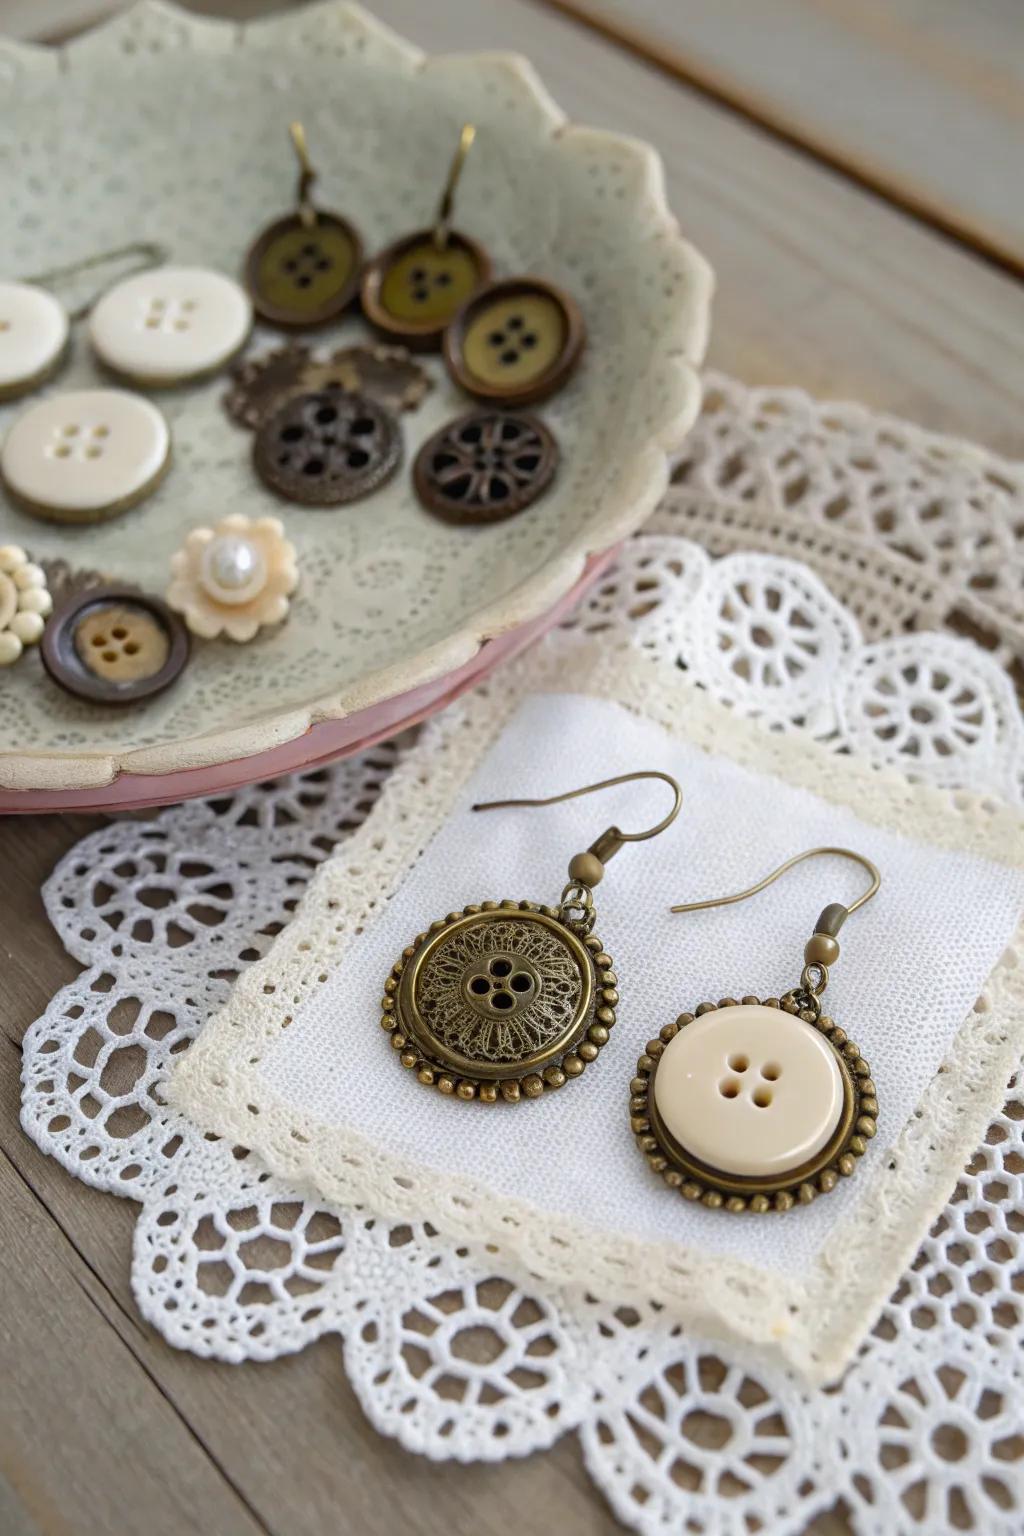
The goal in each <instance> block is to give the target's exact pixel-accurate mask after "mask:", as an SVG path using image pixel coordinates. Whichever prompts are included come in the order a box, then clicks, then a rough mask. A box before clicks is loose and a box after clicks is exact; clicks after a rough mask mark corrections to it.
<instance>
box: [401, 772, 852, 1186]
mask: <svg viewBox="0 0 1024 1536" xmlns="http://www.w3.org/2000/svg"><path fill="white" fill-rule="evenodd" d="M640 779H659V780H661V781H662V782H663V783H665V784H666V785H668V787H669V788H670V789H671V791H672V795H673V803H672V807H671V809H670V810H669V812H668V814H667V815H666V816H665V817H663V818H662V820H661V821H659V822H658V823H657V825H656V826H653V827H650V828H648V829H647V830H645V831H640V832H623V831H622V830H621V829H620V828H618V827H616V826H611V827H608V828H607V829H606V830H605V831H604V832H602V833H601V835H600V836H599V837H598V838H596V839H595V841H594V842H593V843H592V844H591V845H590V847H589V848H588V849H587V850H586V851H585V852H582V853H577V854H575V855H574V856H573V857H572V859H570V861H569V867H568V876H569V879H568V883H567V885H566V886H565V889H564V890H563V891H562V895H561V898H560V900H559V902H558V904H557V906H554V905H552V906H545V905H542V904H539V903H537V902H534V901H485V902H482V903H480V904H479V905H472V906H468V907H465V908H463V910H462V911H461V912H450V913H449V914H448V915H447V917H444V918H440V919H438V920H437V921H436V922H433V923H431V924H430V926H429V928H427V929H426V930H425V931H424V932H423V933H421V934H419V935H417V937H416V938H415V939H414V941H413V942H412V944H410V945H409V946H408V947H407V948H406V949H405V950H404V951H403V953H402V956H401V958H400V959H399V960H398V961H397V962H396V964H395V965H394V966H393V967H392V970H391V974H390V975H389V977H388V980H387V982H386V983H385V988H384V997H383V1000H382V1018H381V1023H382V1025H383V1027H384V1029H385V1030H387V1031H388V1033H389V1035H390V1039H391V1045H392V1046H393V1048H394V1049H395V1051H396V1053H397V1054H398V1058H399V1060H400V1062H401V1064H402V1066H403V1067H406V1068H407V1069H408V1070H410V1071H413V1072H415V1073H416V1076H417V1078H418V1080H419V1081H420V1082H421V1083H424V1084H425V1085H428V1086H434V1087H436V1088H438V1089H439V1090H440V1091H441V1092H442V1093H444V1094H449V1095H454V1096H456V1097H458V1098H461V1099H465V1100H472V1099H479V1100H481V1101H482V1102H484V1103H494V1102H496V1101H497V1099H498V1098H499V1097H500V1098H502V1099H503V1100H504V1101H505V1102H507V1103H517V1102H518V1101H519V1100H520V1099H521V1098H523V1097H525V1098H540V1097H541V1096H542V1095H543V1094H544V1093H545V1092H547V1091H550V1090H554V1089H558V1088H561V1087H563V1086H564V1085H565V1084H566V1083H567V1082H568V1081H569V1080H570V1079H572V1078H575V1077H579V1076H581V1075H582V1073H583V1072H584V1071H585V1070H586V1068H587V1067H588V1066H589V1065H590V1064H591V1063H592V1062H594V1061H596V1059H597V1057H598V1055H599V1054H600V1051H601V1050H602V1048H603V1047H604V1046H605V1045H606V1044H607V1043H608V1039H609V1035H610V1031H611V1029H612V1028H613V1026H614V1025H615V1022H616V1016H617V1008H618V1004H619V992H618V981H617V977H616V975H615V971H614V968H613V962H612V958H611V956H610V954H609V953H608V952H607V950H606V949H605V947H604V945H603V944H602V943H601V941H600V939H598V938H597V936H596V935H595V933H594V923H595V920H596V912H595V907H594V894H593V893H594V887H595V886H596V885H597V884H598V883H599V882H600V881H601V879H602V878H603V876H604V871H605V865H606V864H607V863H608V861H609V860H610V859H611V858H613V857H614V856H615V854H616V853H618V852H619V851H620V849H621V848H622V847H624V845H625V844H626V843H636V842H644V841H646V840H647V839H648V838H652V837H657V836H658V835H659V833H661V832H664V831H665V830H666V828H668V827H669V826H671V825H672V823H673V822H674V821H675V819H676V816H677V815H678V813H679V808H680V805H681V803H682V792H681V790H680V788H679V785H678V783H677V782H676V780H675V779H674V778H672V776H671V775H670V774H667V773H661V772H657V771H654V770H645V771H641V772H636V773H627V774H622V775H620V776H619V777H617V778H612V779H604V780H601V781H600V782H599V783H596V784H588V785H586V786H584V787H583V788H582V789H577V790H571V791H569V792H568V793H566V794H562V795H552V796H550V797H548V798H546V799H535V800H499V801H488V802H484V803H482V804H479V805H475V806H473V810H474V811H483V810H497V809H503V808H509V807H515V806H541V805H557V804H559V803H561V802H563V801H566V800H572V799H576V798H578V797H579V796H581V795H588V794H592V793H594V792H595V791H597V790H602V789H607V788H610V787H612V786H613V785H616V784H625V783H631V782H634V781H636V780H640ZM822 855H836V856H839V857H842V858H847V859H852V860H853V861H854V862H855V863H857V864H859V865H861V866H862V867H863V868H864V869H865V870H866V871H867V872H868V874H869V875H870V877H871V883H870V886H869V887H868V889H867V890H866V891H865V892H864V893H863V894H862V895H861V896H859V897H858V898H857V900H856V901H854V902H853V903H852V904H851V905H850V906H849V907H844V906H842V905H840V904H839V903H832V904H830V905H829V906H827V907H826V908H825V909H824V911H823V912H822V913H821V916H820V917H819V919H818V921H817V923H816V924H815V927H814V932H813V933H812V935H811V937H810V939H809V940H808V941H807V944H806V946H805V949H804V966H803V970H802V972H801V976H800V980H799V982H798V984H797V985H796V986H795V987H793V988H792V990H791V991H789V992H787V993H786V994H785V995H784V996H782V997H780V998H775V997H769V998H764V999H762V998H760V997H757V996H754V995H746V996H743V997H742V998H741V999H739V1000H737V999H736V998H733V997H726V998H723V999H722V1000H721V1001H720V1002H718V1003H701V1004H700V1005H699V1006H697V1007H695V1008H694V1010H693V1011H692V1012H687V1013H682V1014H680V1015H679V1016H678V1018H677V1019H675V1020H674V1021H673V1022H672V1023H670V1024H667V1025H666V1026H665V1027H664V1028H663V1029H662V1030H661V1032H660V1035H659V1037H658V1038H657V1039H655V1040H650V1041H648V1043H647V1046H646V1048H645V1050H644V1052H643V1054H642V1055H641V1056H640V1059H639V1061H638V1063H637V1072H636V1076H635V1077H634V1078H633V1079H632V1081H631V1083H630V1086H629V1094H630V1098H629V1112H630V1125H631V1128H632V1131H633V1133H634V1135H635V1137H636V1140H637V1144H638V1146H639V1149H640V1151H641V1152H642V1153H643V1154H644V1156H645V1157H646V1159H647V1161H648V1163H649V1165H650V1167H651V1169H652V1170H653V1171H654V1172H655V1173H658V1174H660V1175H661V1176H662V1177H663V1178H664V1179H665V1181H666V1183H668V1184H669V1185H670V1186H671V1187H672V1188H674V1189H676V1190H678V1191H679V1192H680V1193H681V1194H682V1195H683V1196H684V1198H686V1199H688V1200H694V1201H700V1202H701V1203H702V1204H704V1205H705V1206H706V1207H708V1208H709V1209H712V1210H717V1209H725V1210H728V1211H732V1212H740V1211H747V1210H749V1211H752V1212H755V1213H760V1212H764V1211H768V1210H776V1211H786V1210H789V1209H791V1208H792V1207H793V1206H794V1205H795V1204H798V1203H800V1204H808V1203H809V1202H810V1201H811V1200H813V1199H814V1198H815V1197H816V1196H817V1195H819V1194H825V1193H828V1191H829V1190H831V1189H832V1188H834V1187H835V1185H836V1183H837V1182H838V1180H839V1178H840V1177H844V1176H847V1175H849V1174H851V1173H852V1172H853V1171H854V1169H855V1167H856V1165H857V1159H858V1158H859V1157H861V1156H862V1155H863V1153H864V1152H865V1150H866V1148H867V1143H868V1141H869V1139H870V1138H871V1137H872V1136H873V1135H874V1134H875V1125H876V1117H877V1114H878V1103H877V1099H876V1096H875V1085H874V1083H873V1082H872V1080H871V1076H870V1071H869V1068H868V1065H867V1062H866V1061H865V1060H864V1059H863V1057H862V1056H861V1054H860V1051H859V1050H858V1048H857V1046H856V1045H855V1044H854V1043H853V1042H852V1041H851V1040H850V1039H849V1038H848V1037H847V1035H846V1034H845V1032H844V1031H843V1030H842V1029H840V1028H839V1027H838V1026H837V1025H836V1023H835V1022H834V1020H833V1019H832V1018H831V1017H829V1016H827V1015H826V1014H824V1013H823V1012H822V1007H821V997H822V994H823V992H824V991H825V988H826V986H827V984H828V980H829V970H830V967H831V966H832V965H834V964H835V962H836V960H838V958H839V942H838V939H837V934H838V932H839V930H840V928H841V927H842V925H843V923H844V922H845V920H846V918H847V917H848V916H849V915H850V913H851V912H855V911H856V910H857V909H858V908H859V907H862V906H863V905H864V903H865V902H867V901H869V900H870V898H871V897H872V896H873V895H874V894H875V892H876V891H877V890H878V888H879V885H880V883H881V880H880V876H879V873H878V870H877V869H876V868H875V866H874V865H873V864H872V863H871V861H870V860H869V859H866V858H864V857H863V856H862V855H861V854H858V853H854V852H852V851H851V850H850V849H846V848H813V849H809V850H808V851H807V852H805V853H800V854H797V855H796V857H794V858H792V859H790V860H788V861H787V863H785V864H783V865H782V866H781V867H780V868H779V869H776V870H774V871H772V873H771V874H769V875H767V876H766V877H765V878H764V879H763V880H761V881H760V882H759V883H758V884H757V885H754V886H752V887H751V888H750V889H749V890H746V891H741V892H739V893H738V894H737V895H734V896H725V897H717V898H713V899H712V900H709V901H699V902H689V903H686V904H684V905H682V906H678V907H673V908H672V910H673V911H675V912H693V911H697V910H700V909H703V908H705V907H714V906H724V905H729V904H731V903H734V902H738V901H743V900H745V899H746V898H747V897H749V896H753V895H756V894H757V892H759V891H762V890H764V889H765V888H766V887H767V886H769V885H771V884H772V883H773V882H774V881H775V880H777V879H779V878H780V876H781V875H783V874H785V873H786V871H787V870H789V869H791V868H793V866H794V865H796V864H799V863H801V862H802V861H804V860H805V859H810V858H816V857H818V856H822Z"/></svg>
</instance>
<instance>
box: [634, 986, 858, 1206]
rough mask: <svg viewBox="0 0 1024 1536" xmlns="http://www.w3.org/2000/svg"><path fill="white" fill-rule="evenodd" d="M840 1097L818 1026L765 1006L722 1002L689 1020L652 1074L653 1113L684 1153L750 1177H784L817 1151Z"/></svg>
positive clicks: (835, 1067)
mask: <svg viewBox="0 0 1024 1536" xmlns="http://www.w3.org/2000/svg"><path fill="white" fill-rule="evenodd" d="M844 1097H845V1093H844V1082H843V1075H842V1072H841V1070H840V1067H839V1063H838V1060H837V1058H836V1054H835V1051H834V1050H833V1049H832V1047H831V1046H830V1045H829V1043H828V1041H827V1040H826V1039H825V1038H824V1036H823V1035H822V1034H821V1032H820V1031H819V1030H817V1029H815V1028H814V1026H813V1025H811V1024H806V1023H805V1022H804V1021H803V1020H802V1019H799V1018H797V1017H795V1016H794V1015H793V1014H790V1013H787V1012H785V1011H784V1010H783V1009H779V1008H768V1007H765V1006H764V1005H762V1004H757V1005H753V1004H747V1005H743V1004H740V1005H737V1006H736V1007H731V1008H719V1009H716V1010H714V1012H712V1013H707V1014H704V1015H703V1016H702V1017H700V1018H698V1019H694V1020H693V1022H692V1023H690V1024H687V1025H685V1026H684V1027H683V1028H682V1029H680V1031H679V1033H678V1034H677V1035H676V1036H675V1037H674V1038H673V1039H672V1040H670V1041H669V1043H668V1045H667V1046H666V1047H665V1050H664V1053H663V1054H662V1056H661V1058H660V1060H659V1062H658V1069H657V1072H656V1074H655V1077H654V1104H655V1108H656V1110H657V1114H658V1116H659V1118H660V1120H661V1122H662V1124H663V1125H664V1127H665V1129H666V1130H667V1131H668V1133H669V1134H670V1135H671V1136H672V1137H674V1138H675V1140H676V1141H677V1142H678V1143H679V1145H680V1146H681V1147H682V1148H683V1149H684V1151H686V1152H688V1153H689V1154H690V1155H691V1156H692V1157H694V1158H696V1159H698V1161H700V1162H701V1163H704V1164H705V1165H707V1167H709V1168H711V1169H718V1170H719V1171H721V1172H723V1173H728V1174H739V1175H746V1176H749V1177H754V1178H770V1177H772V1176H775V1175H783V1174H786V1173H787V1172H789V1171H790V1170H791V1169H796V1168H799V1167H800V1166H801V1165H802V1164H803V1163H805V1162H807V1161H808V1159H810V1158H813V1157H814V1156H815V1155H816V1154H817V1153H818V1152H820V1151H821V1150H822V1148H823V1147H825V1146H826V1144H827V1143H828V1141H829V1139H830V1137H831V1136H832V1135H833V1133H834V1131H835V1130H836V1127H837V1126H838V1124H839V1120H840V1117H841V1115H842V1112H843V1105H844Z"/></svg>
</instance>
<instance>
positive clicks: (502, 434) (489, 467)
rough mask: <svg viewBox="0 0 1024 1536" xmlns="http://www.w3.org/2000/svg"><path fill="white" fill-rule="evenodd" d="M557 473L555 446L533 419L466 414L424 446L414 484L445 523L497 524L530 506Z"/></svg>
mask: <svg viewBox="0 0 1024 1536" xmlns="http://www.w3.org/2000/svg"><path fill="white" fill-rule="evenodd" d="M557 468H558V444H557V443H556V442H555V439H554V438H553V437H552V435H551V433H550V432H549V431H548V429H547V427H546V426H545V425H544V423H543V422H542V421H538V420H537V418H536V417H535V416H527V415H524V414H522V413H515V412H506V411H495V410H480V411H470V412H469V414H468V415H466V416H460V417H459V419H458V420H457V421H451V422H449V423H448V425H447V426H446V427H442V428H441V430H440V432H436V433H435V434H434V436H433V437H431V438H428V440H427V441H426V442H425V443H424V444H423V447H422V448H421V449H420V451H419V453H418V454H417V455H416V463H415V465H414V466H413V483H414V485H415V487H416V494H417V496H418V497H419V498H420V501H421V502H422V503H423V505H424V506H425V507H426V508H427V509H428V510H429V511H431V512H435V513H436V514H437V516H438V517H443V518H444V519H445V520H446V521H447V522H450V523H497V522H500V521H501V520H502V518H505V517H512V516H514V515H515V513H516V512H522V511H524V510H525V508H527V507H529V506H532V505H533V503H534V502H535V501H536V500H537V498H538V497H539V496H541V495H543V493H544V491H546V490H547V488H548V486H549V485H550V484H551V481H552V479H553V478H554V475H555V471H556V469H557Z"/></svg>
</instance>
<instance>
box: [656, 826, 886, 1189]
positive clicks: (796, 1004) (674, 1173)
mask: <svg viewBox="0 0 1024 1536" xmlns="http://www.w3.org/2000/svg"><path fill="white" fill-rule="evenodd" d="M826 854H828V855H835V856H837V857H839V858H844V859H852V860H853V861H854V863H856V864H859V865H860V866H861V867H862V868H863V869H864V870H866V871H867V873H868V874H869V875H870V877H871V884H870V885H869V886H868V888H867V890H866V891H864V892H863V894H862V895H860V896H858V898H857V900H856V901H854V902H852V903H851V904H850V906H849V907H844V906H841V905H840V904H839V903H838V902H833V903H831V904H830V905H829V906H827V907H826V908H825V909H824V911H823V912H822V914H821V916H820V917H819V918H818V921H817V923H816V924H815V926H814V932H813V934H812V935H811V937H810V938H809V939H808V941H807V944H806V946H805V948H804V967H803V972H802V974H801V977H800V982H799V985H798V986H796V987H794V988H793V990H792V991H790V992H787V993H786V994H785V996H783V997H781V998H776V997H769V998H765V999H764V1000H762V999H761V998H758V997H744V998H742V999H741V1000H740V1001H737V1000H736V999H735V998H733V997H725V998H722V1000H721V1002H718V1003H701V1004H700V1005H699V1007H697V1008H695V1009H694V1011H693V1013H681V1014H680V1015H679V1017H678V1019H676V1021H675V1023H673V1024H666V1025H665V1026H664V1028H663V1029H662V1030H661V1033H660V1035H659V1037H658V1038H657V1039H655V1040H649V1041H648V1042H647V1049H646V1051H645V1052H644V1054H643V1055H642V1056H641V1057H640V1060H639V1061H638V1062H637V1075H636V1076H635V1077H634V1078H633V1080H632V1082H631V1083H630V1087H629V1091H630V1102H629V1110H630V1117H631V1118H630V1125H631V1127H632V1129H633V1132H634V1134H635V1136H636V1140H637V1145H638V1147H639V1148H640V1151H641V1152H643V1154H644V1155H645V1157H646V1158H647V1161H648V1163H649V1164H650V1166H651V1168H652V1169H653V1170H654V1172H655V1173H660V1174H661V1176H662V1177H663V1178H664V1180H665V1182H666V1183H667V1184H668V1185H670V1186H671V1187H672V1188H673V1189H677V1190H679V1192H680V1193H681V1194H682V1195H683V1196H684V1197H685V1198H686V1199H687V1200H699V1201H700V1202H701V1203H702V1204H703V1205H705V1206H707V1207H708V1208H709V1209H711V1210H720V1209H721V1210H727V1211H735V1212H740V1211H753V1212H755V1213H760V1212H763V1211H770V1210H775V1211H788V1210H790V1209H791V1208H792V1207H793V1206H794V1205H795V1204H796V1203H798V1202H799V1203H800V1204H803V1205H808V1204H810V1202H811V1201H812V1200H813V1199H814V1198H815V1196H817V1195H819V1194H827V1193H828V1191H829V1190H831V1189H834V1188H835V1185H836V1183H837V1182H838V1180H839V1178H840V1176H843V1177H846V1176H848V1175H850V1174H851V1173H853V1171H854V1169H855V1168H856V1166H857V1160H858V1158H860V1157H862V1156H863V1154H864V1152H865V1151H866V1150H867V1144H868V1141H869V1140H870V1138H871V1137H872V1136H874V1134H875V1128H876V1120H877V1116H878V1100H877V1099H876V1097H875V1085H874V1083H873V1082H872V1080H871V1074H870V1070H869V1068H868V1064H867V1062H866V1061H865V1060H864V1058H863V1057H862V1056H861V1054H860V1051H859V1050H858V1048H857V1046H856V1045H854V1043H853V1041H852V1040H850V1039H849V1038H848V1037H847V1035H846V1033H845V1032H844V1031H843V1030H842V1029H840V1028H839V1027H838V1025H837V1024H836V1023H835V1022H834V1020H833V1019H831V1018H830V1017H828V1016H827V1015H826V1014H823V1013H822V1011H821V995H822V993H823V992H824V990H825V988H826V986H827V985H828V979H829V967H830V966H832V965H834V964H835V962H836V961H837V960H838V959H839V942H838V940H837V938H836V935H837V934H838V932H839V930H840V928H841V927H842V925H843V923H844V922H845V921H846V919H847V918H848V917H849V916H850V913H851V912H856V911H857V908H858V907H862V906H863V905H864V903H865V902H867V901H870V899H871V897H872V896H874V894H875V892H876V891H877V890H878V888H879V885H880V884H881V876H880V875H879V873H878V870H877V869H876V868H875V866H874V864H872V862H871V860H870V859H867V858H865V857H864V856H863V855H862V854H859V853H854V852H853V851H852V850H851V849H849V848H811V849H809V850H808V851H807V852H806V853H798V854H797V855H796V857H795V858H792V859H789V860H787V862H786V863H785V864H782V865H781V866H780V867H779V868H778V869H776V870H773V871H772V873H771V874H770V875H766V876H765V878H764V879H763V880H761V881H759V882H758V884H757V885H752V886H751V887H750V889H749V890H747V891H740V892H739V893H738V894H737V895H735V896H719V897H716V898H714V899H712V900H710V901H691V902H686V903H684V904H683V905H682V906H677V907H673V908H672V909H671V910H672V911H673V912H698V911H701V910H702V909H703V908H705V907H722V906H728V905H731V904H732V903H733V902H738V901H745V900H746V898H747V897H748V896H756V895H757V893H758V891H763V890H764V889H765V887H766V886H769V885H771V884H773V882H774V881H776V880H778V879H779V877H780V875H784V874H785V873H786V871H787V870H789V869H792V868H793V867H794V865H796V864H801V863H803V861H804V860H805V859H813V858H818V857H819V856H823V855H826Z"/></svg>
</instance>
